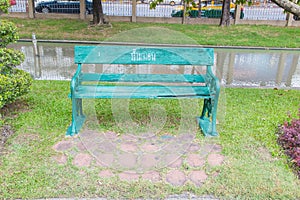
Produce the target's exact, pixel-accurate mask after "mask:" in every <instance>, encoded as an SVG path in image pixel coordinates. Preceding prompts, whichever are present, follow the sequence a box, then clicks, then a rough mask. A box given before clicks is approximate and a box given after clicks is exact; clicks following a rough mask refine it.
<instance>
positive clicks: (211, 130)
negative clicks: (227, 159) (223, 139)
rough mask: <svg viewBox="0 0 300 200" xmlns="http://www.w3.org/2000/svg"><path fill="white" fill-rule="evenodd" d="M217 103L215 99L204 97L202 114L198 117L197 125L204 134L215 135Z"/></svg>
mask: <svg viewBox="0 0 300 200" xmlns="http://www.w3.org/2000/svg"><path fill="white" fill-rule="evenodd" d="M217 105H218V102H217V101H216V100H215V99H212V98H209V99H204V104H203V109H202V114H201V116H200V117H199V118H198V123H199V126H200V128H201V130H202V132H203V133H204V135H205V136H217V135H218V133H217V129H216V121H217Z"/></svg>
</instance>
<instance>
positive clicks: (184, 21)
mask: <svg viewBox="0 0 300 200" xmlns="http://www.w3.org/2000/svg"><path fill="white" fill-rule="evenodd" d="M186 6H187V5H186V2H185V1H183V14H182V24H185V23H186Z"/></svg>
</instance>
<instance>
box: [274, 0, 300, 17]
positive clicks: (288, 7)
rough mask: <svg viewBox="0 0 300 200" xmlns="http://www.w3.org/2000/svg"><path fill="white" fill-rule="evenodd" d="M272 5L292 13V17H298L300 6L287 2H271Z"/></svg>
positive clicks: (277, 0) (286, 0)
mask: <svg viewBox="0 0 300 200" xmlns="http://www.w3.org/2000/svg"><path fill="white" fill-rule="evenodd" d="M271 1H272V2H273V3H275V4H277V5H278V6H279V7H281V8H283V9H285V10H286V11H288V12H290V13H293V14H294V15H296V16H298V17H300V5H299V4H296V3H293V2H292V1H289V0H271Z"/></svg>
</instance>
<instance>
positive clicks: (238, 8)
mask: <svg viewBox="0 0 300 200" xmlns="http://www.w3.org/2000/svg"><path fill="white" fill-rule="evenodd" d="M241 9H242V6H241V5H235V13H234V22H233V23H234V24H239V21H240V16H241Z"/></svg>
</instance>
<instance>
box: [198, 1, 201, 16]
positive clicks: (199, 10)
mask: <svg viewBox="0 0 300 200" xmlns="http://www.w3.org/2000/svg"><path fill="white" fill-rule="evenodd" d="M198 3H199V4H198V17H199V18H201V9H202V7H201V6H202V5H201V0H199V1H198Z"/></svg>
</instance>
